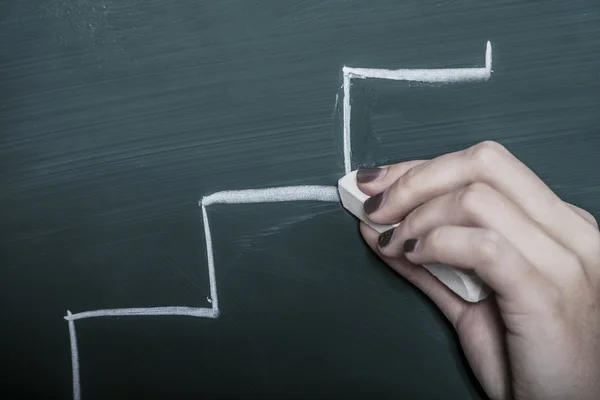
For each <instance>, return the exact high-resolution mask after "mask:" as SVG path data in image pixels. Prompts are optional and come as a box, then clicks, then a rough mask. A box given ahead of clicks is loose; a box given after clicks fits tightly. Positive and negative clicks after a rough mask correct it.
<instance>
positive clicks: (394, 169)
mask: <svg viewBox="0 0 600 400" xmlns="http://www.w3.org/2000/svg"><path fill="white" fill-rule="evenodd" d="M424 162H425V160H414V161H406V162H403V163H399V164H392V165H384V166H381V167H378V168H366V169H359V170H358V171H357V172H356V181H357V185H358V188H359V189H360V190H361V191H362V192H363V193H365V194H367V195H369V196H374V195H376V194H377V193H380V192H383V191H384V190H385V189H387V188H388V187H389V186H390V185H391V184H392V183H394V182H396V180H398V178H400V177H401V176H402V175H404V174H405V173H406V171H408V170H409V169H411V168H413V167H416V166H417V165H419V164H422V163H424Z"/></svg>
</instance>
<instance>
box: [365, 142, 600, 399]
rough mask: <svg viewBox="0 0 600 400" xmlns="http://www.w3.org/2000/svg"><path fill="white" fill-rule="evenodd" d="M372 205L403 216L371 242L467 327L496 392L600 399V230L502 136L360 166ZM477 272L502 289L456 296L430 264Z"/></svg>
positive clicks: (485, 383)
mask: <svg viewBox="0 0 600 400" xmlns="http://www.w3.org/2000/svg"><path fill="white" fill-rule="evenodd" d="M357 179H358V181H359V188H360V189H361V190H362V191H363V192H364V193H365V194H367V195H369V196H371V197H370V198H369V199H368V200H367V201H366V202H365V205H364V207H365V211H366V213H367V214H368V215H369V218H370V219H371V220H372V221H373V222H376V223H382V224H393V223H397V222H400V225H399V226H398V227H397V228H396V229H395V230H394V231H393V232H388V233H384V234H382V235H379V234H378V233H377V232H376V231H375V230H373V229H371V228H370V227H369V226H368V225H366V224H364V223H361V233H362V235H363V237H364V239H365V240H366V242H367V243H368V244H369V246H370V247H371V248H372V249H373V250H374V251H375V252H376V253H377V254H378V255H379V256H380V257H381V258H382V259H383V260H384V261H385V262H386V263H387V264H388V265H390V266H391V267H392V268H394V269H395V270H396V271H397V272H398V273H400V274H401V275H402V276H404V277H405V278H406V279H408V280H409V281H410V282H412V283H413V284H414V285H415V286H417V287H418V288H419V289H420V290H422V291H423V292H424V293H425V294H426V295H427V296H429V297H430V298H431V299H432V301H433V302H434V303H435V304H436V305H437V306H438V307H439V308H440V309H441V311H442V312H443V313H444V315H445V316H446V317H447V318H448V319H449V321H450V322H451V323H452V325H453V326H454V328H455V329H456V331H457V333H458V337H459V340H460V343H461V345H462V348H463V350H464V352H465V355H466V357H467V360H468V362H469V364H470V366H471V368H472V370H473V372H474V373H475V376H476V377H477V379H478V380H479V381H480V383H481V385H482V387H483V388H484V390H485V391H486V393H487V394H488V396H489V397H490V398H492V399H507V398H513V397H514V398H517V399H544V400H548V399H579V400H583V399H599V398H600V233H599V231H598V225H597V223H596V221H595V220H594V218H593V217H592V216H591V215H590V214H589V213H587V212H586V211H584V210H581V209H579V208H577V207H575V206H572V205H570V204H567V203H565V202H563V201H562V200H561V199H560V198H559V197H558V196H557V195H556V194H554V193H553V192H552V191H551V190H550V189H549V188H548V187H547V186H546V185H545V184H544V183H543V182H542V181H541V180H540V179H539V178H538V177H537V176H536V175H535V174H534V173H533V172H532V171H531V170H529V169H528V168H527V167H526V166H525V165H524V164H523V163H521V162H520V161H519V160H518V159H517V158H515V157H514V156H513V155H512V154H511V153H510V152H508V151H507V150H506V149H505V148H504V147H502V146H501V145H499V144H497V143H494V142H483V143H480V144H478V145H475V146H473V147H471V148H469V149H466V150H463V151H459V152H455V153H450V154H446V155H443V156H441V157H438V158H435V159H433V160H429V161H410V162H405V163H400V164H396V165H391V166H387V167H381V168H377V169H370V170H361V171H359V172H358V174H357ZM435 262H440V263H445V264H450V265H454V266H456V267H459V268H463V269H468V270H472V271H474V272H475V273H476V274H477V275H478V276H479V277H480V278H481V279H482V280H483V281H484V282H485V283H486V284H487V285H488V286H489V287H490V288H491V289H492V290H493V291H494V295H493V296H490V297H489V298H487V299H486V300H484V301H481V302H479V303H468V302H466V301H464V300H463V299H461V298H460V297H458V296H457V295H455V294H454V293H453V292H452V291H450V290H449V289H448V288H447V287H446V286H445V285H443V284H442V283H441V282H439V281H438V280H437V279H436V278H435V277H434V276H433V275H431V274H430V273H429V272H428V271H427V270H426V269H425V268H423V267H421V266H420V265H421V264H428V263H435Z"/></svg>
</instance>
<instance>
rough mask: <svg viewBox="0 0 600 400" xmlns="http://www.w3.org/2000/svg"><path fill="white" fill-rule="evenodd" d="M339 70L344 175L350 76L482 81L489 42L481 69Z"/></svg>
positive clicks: (487, 71) (488, 65)
mask: <svg viewBox="0 0 600 400" xmlns="http://www.w3.org/2000/svg"><path fill="white" fill-rule="evenodd" d="M342 72H343V77H344V102H343V105H344V110H343V120H344V130H343V136H344V138H343V139H344V167H345V170H346V174H348V173H350V172H352V147H351V138H350V116H351V108H350V107H351V104H350V87H351V85H352V82H351V80H352V79H388V80H395V81H409V82H423V83H455V82H477V81H485V80H488V79H489V78H490V77H491V75H492V44H491V43H490V42H489V41H488V42H487V43H486V48H485V67H484V68H444V69H422V68H420V69H378V68H351V67H346V66H344V68H343V69H342Z"/></svg>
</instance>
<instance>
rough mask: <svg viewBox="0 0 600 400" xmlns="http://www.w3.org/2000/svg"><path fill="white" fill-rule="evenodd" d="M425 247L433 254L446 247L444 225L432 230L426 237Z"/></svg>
mask: <svg viewBox="0 0 600 400" xmlns="http://www.w3.org/2000/svg"><path fill="white" fill-rule="evenodd" d="M423 247H424V248H427V249H428V250H429V251H430V252H431V253H432V254H438V253H439V252H440V251H441V250H442V248H443V247H444V229H443V227H437V228H434V229H432V230H430V231H429V233H428V234H427V236H426V237H425V240H424V243H423Z"/></svg>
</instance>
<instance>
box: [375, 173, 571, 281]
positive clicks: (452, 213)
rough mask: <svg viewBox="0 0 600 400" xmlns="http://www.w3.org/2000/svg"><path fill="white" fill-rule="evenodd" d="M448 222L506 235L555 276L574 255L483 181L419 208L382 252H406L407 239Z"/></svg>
mask: <svg viewBox="0 0 600 400" xmlns="http://www.w3.org/2000/svg"><path fill="white" fill-rule="evenodd" d="M445 225H453V226H465V227H477V228H485V229H489V230H492V231H495V232H498V233H499V234H500V235H502V236H503V237H504V238H506V239H507V240H508V241H509V242H510V243H511V244H512V245H513V246H514V247H515V248H516V249H517V250H518V251H519V252H520V253H521V254H522V255H523V256H524V257H525V258H527V260H528V261H529V262H530V263H531V264H533V265H540V266H544V270H545V271H549V272H551V273H554V274H555V276H556V275H558V276H561V275H562V274H564V265H569V263H571V262H572V260H573V257H574V255H573V254H572V253H571V252H570V251H569V250H567V249H565V248H564V247H563V246H561V245H560V244H558V243H557V242H556V241H555V240H554V239H552V238H551V237H550V236H548V235H547V234H546V232H544V230H542V229H541V228H540V226H539V225H538V224H537V223H536V222H535V221H533V220H532V219H531V218H529V216H528V215H527V214H525V213H524V212H523V210H521V209H520V208H519V207H517V206H516V205H515V204H514V203H512V202H511V201H510V200H509V199H507V198H506V197H505V196H503V195H502V194H501V193H499V192H497V191H496V190H495V189H493V188H492V187H490V186H487V185H486V184H483V183H474V184H471V185H469V186H466V187H465V188H462V189H459V190H455V191H454V192H450V193H446V194H444V195H442V196H440V197H436V198H435V199H433V200H431V201H429V202H427V203H425V204H423V205H421V206H419V207H417V208H416V209H415V210H413V211H412V212H411V213H410V214H408V216H407V217H406V218H405V219H404V220H403V221H402V222H401V223H400V225H399V226H398V227H397V228H396V229H395V230H394V232H393V233H392V234H391V238H390V237H389V235H390V234H389V233H388V234H386V235H387V236H386V235H382V236H381V240H379V246H380V251H381V253H382V254H383V255H385V256H388V257H397V256H399V255H401V254H403V253H404V250H403V244H404V242H405V241H406V240H407V239H410V238H416V237H420V236H423V235H425V234H426V233H427V232H429V231H430V230H432V229H434V228H436V227H438V226H445Z"/></svg>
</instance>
